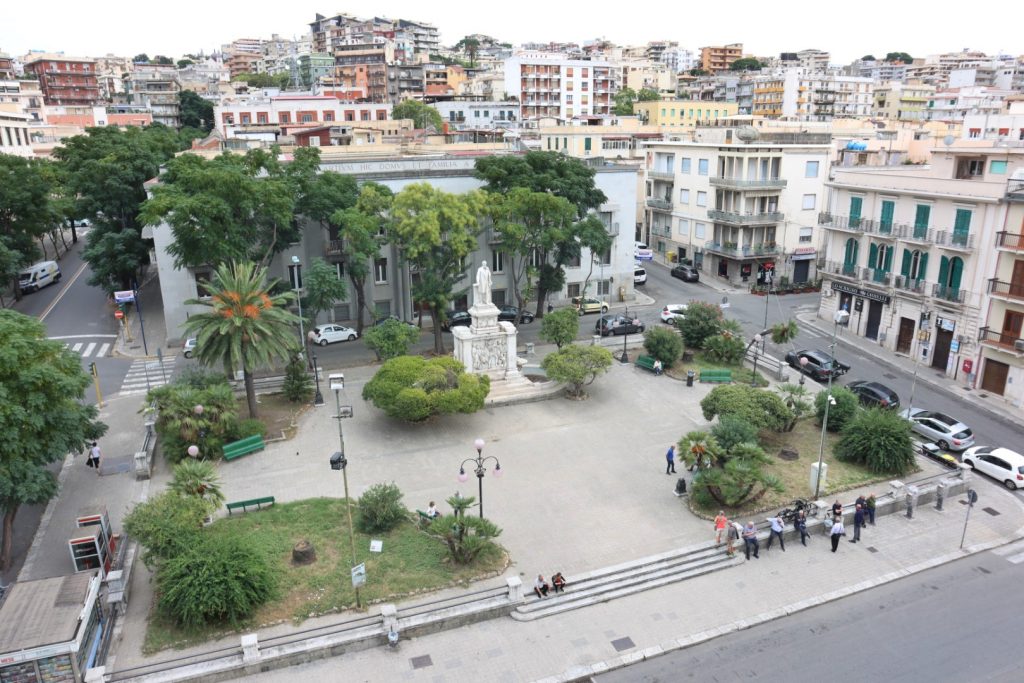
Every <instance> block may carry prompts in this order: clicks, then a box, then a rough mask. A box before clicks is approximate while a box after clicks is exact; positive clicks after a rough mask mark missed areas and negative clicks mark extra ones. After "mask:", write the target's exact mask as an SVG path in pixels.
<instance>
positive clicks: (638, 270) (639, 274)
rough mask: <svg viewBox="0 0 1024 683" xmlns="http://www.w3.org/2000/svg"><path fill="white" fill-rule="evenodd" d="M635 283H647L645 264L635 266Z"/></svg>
mask: <svg viewBox="0 0 1024 683" xmlns="http://www.w3.org/2000/svg"><path fill="white" fill-rule="evenodd" d="M633 284H634V285H644V284H647V270H646V269H644V267H643V266H636V267H635V268H633Z"/></svg>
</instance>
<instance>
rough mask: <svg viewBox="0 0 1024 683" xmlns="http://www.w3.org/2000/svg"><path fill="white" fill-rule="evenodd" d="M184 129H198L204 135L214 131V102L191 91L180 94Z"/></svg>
mask: <svg viewBox="0 0 1024 683" xmlns="http://www.w3.org/2000/svg"><path fill="white" fill-rule="evenodd" d="M178 105H179V107H180V108H181V125H182V127H183V128H198V129H199V130H201V131H203V132H204V133H209V132H210V131H211V130H213V102H210V101H209V100H207V99H204V98H202V97H200V96H199V95H198V94H197V93H195V92H193V91H191V90H182V91H181V92H179V93H178Z"/></svg>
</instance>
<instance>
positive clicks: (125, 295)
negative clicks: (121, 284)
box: [114, 289, 135, 304]
mask: <svg viewBox="0 0 1024 683" xmlns="http://www.w3.org/2000/svg"><path fill="white" fill-rule="evenodd" d="M134 301H135V292H134V291H132V290H130V289H124V290H121V291H119V292H114V303H117V304H127V303H132V302H134Z"/></svg>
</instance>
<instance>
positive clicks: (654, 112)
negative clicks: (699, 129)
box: [633, 100, 739, 128]
mask: <svg viewBox="0 0 1024 683" xmlns="http://www.w3.org/2000/svg"><path fill="white" fill-rule="evenodd" d="M633 112H634V113H635V114H636V115H637V116H639V117H640V120H641V121H643V122H644V124H646V125H649V126H667V127H669V128H672V127H680V126H695V125H697V124H698V123H711V122H714V121H716V120H717V119H724V118H726V117H728V116H736V114H737V113H738V112H739V107H738V105H737V104H735V103H730V102H703V101H699V100H661V101H658V102H637V103H636V104H634V105H633Z"/></svg>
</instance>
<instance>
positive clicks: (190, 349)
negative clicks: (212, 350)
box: [182, 337, 199, 358]
mask: <svg viewBox="0 0 1024 683" xmlns="http://www.w3.org/2000/svg"><path fill="white" fill-rule="evenodd" d="M198 341H199V340H198V339H196V338H195V337H189V338H188V339H186V340H185V348H183V349H182V355H183V356H185V358H191V357H192V356H194V355H195V353H196V347H197V346H198V344H197V342H198Z"/></svg>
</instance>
